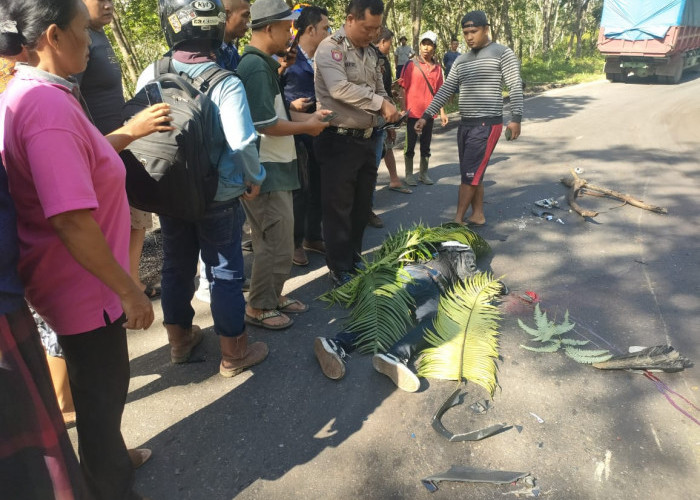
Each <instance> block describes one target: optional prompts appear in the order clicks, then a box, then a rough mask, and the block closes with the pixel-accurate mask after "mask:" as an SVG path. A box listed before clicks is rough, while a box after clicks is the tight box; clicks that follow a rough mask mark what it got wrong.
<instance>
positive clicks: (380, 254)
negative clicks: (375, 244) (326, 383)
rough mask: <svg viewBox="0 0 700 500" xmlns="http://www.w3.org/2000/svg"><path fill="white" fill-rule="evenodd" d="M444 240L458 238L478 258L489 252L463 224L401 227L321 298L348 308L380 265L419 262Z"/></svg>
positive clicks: (474, 233)
mask: <svg viewBox="0 0 700 500" xmlns="http://www.w3.org/2000/svg"><path fill="white" fill-rule="evenodd" d="M443 241H458V242H460V243H464V244H467V245H469V246H470V247H471V248H472V250H474V254H475V255H476V256H477V257H479V256H482V255H485V254H486V253H487V252H489V251H490V247H489V244H488V243H487V242H486V240H484V239H483V238H482V237H481V236H479V234H477V233H476V232H474V231H472V230H471V229H469V228H468V227H466V226H463V225H461V224H454V223H451V224H443V225H442V226H437V227H427V226H424V225H422V224H417V225H415V226H413V227H412V228H410V229H403V228H400V229H399V230H398V231H397V232H396V233H394V234H392V235H390V236H389V237H387V239H386V240H385V241H384V244H383V245H382V246H381V248H380V249H379V250H377V251H376V252H375V253H374V255H373V256H372V258H371V259H363V261H362V263H363V267H364V269H362V270H359V271H358V273H357V275H356V276H355V277H354V278H353V279H352V280H350V281H349V282H348V283H346V284H344V285H343V286H341V287H338V288H336V289H334V290H330V291H329V292H326V293H325V294H323V295H321V297H320V298H321V300H325V301H326V302H329V303H330V304H342V305H344V306H345V307H349V306H350V305H352V304H354V303H355V302H356V301H357V300H358V298H359V296H360V294H361V291H362V290H363V289H364V288H363V287H362V281H364V280H365V278H366V276H368V275H372V274H373V273H374V272H375V271H376V270H377V269H379V268H391V269H393V270H396V269H398V268H400V267H402V266H403V265H404V264H406V263H412V262H419V261H421V260H429V259H431V258H432V254H433V251H434V249H433V246H434V245H436V244H439V243H441V242H443Z"/></svg>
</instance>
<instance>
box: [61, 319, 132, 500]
mask: <svg viewBox="0 0 700 500" xmlns="http://www.w3.org/2000/svg"><path fill="white" fill-rule="evenodd" d="M124 321H125V316H123V315H122V316H121V317H120V318H118V319H117V320H116V321H114V322H113V323H111V324H108V325H107V326H103V327H101V328H98V329H96V330H92V331H90V332H87V333H81V334H78V335H59V336H58V342H59V344H61V347H62V348H63V352H64V354H65V357H66V365H67V367H68V377H69V379H70V388H71V391H72V392H73V402H74V403H75V412H76V417H77V421H76V429H77V431H78V447H79V455H80V466H81V468H82V470H83V474H84V476H85V480H86V482H87V484H88V488H89V489H90V492H91V493H92V495H93V496H94V497H95V498H96V499H98V500H105V499H115V500H117V499H119V500H122V499H132V498H140V497H139V496H138V495H136V494H135V493H134V492H133V491H132V484H133V480H134V470H133V468H132V466H131V461H130V460H129V454H128V453H127V451H126V445H125V444H124V439H123V438H122V433H121V423H122V413H123V412H124V404H125V403H126V395H127V392H128V390H129V353H128V351H127V347H126V331H125V330H124V328H123V327H122V326H121V325H122V323H124Z"/></svg>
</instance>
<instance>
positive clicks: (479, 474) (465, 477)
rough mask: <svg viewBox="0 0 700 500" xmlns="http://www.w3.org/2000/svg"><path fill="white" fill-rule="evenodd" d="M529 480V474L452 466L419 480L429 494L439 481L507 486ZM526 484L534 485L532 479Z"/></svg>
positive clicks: (434, 489)
mask: <svg viewBox="0 0 700 500" xmlns="http://www.w3.org/2000/svg"><path fill="white" fill-rule="evenodd" d="M524 478H531V476H530V473H529V472H513V471H507V470H489V469H477V468H476V467H466V466H460V465H453V466H452V467H450V469H449V470H447V471H445V472H443V473H441V474H435V475H433V476H428V477H426V478H425V479H421V482H422V483H423V486H425V487H426V489H427V490H428V491H430V492H431V493H432V492H434V491H437V489H438V487H437V485H436V484H435V483H437V482H440V481H459V482H463V483H491V484H509V483H514V482H516V481H518V480H519V479H524ZM525 482H526V484H528V485H530V484H533V485H534V479H530V480H529V481H528V480H527V479H525Z"/></svg>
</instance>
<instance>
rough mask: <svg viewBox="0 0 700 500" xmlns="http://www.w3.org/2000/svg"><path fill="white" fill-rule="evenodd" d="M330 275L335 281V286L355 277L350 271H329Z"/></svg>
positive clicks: (339, 285)
mask: <svg viewBox="0 0 700 500" xmlns="http://www.w3.org/2000/svg"><path fill="white" fill-rule="evenodd" d="M328 276H329V277H330V278H331V281H333V286H334V287H335V288H338V287H341V286H343V285H344V284H345V283H347V282H348V281H350V280H352V279H353V278H354V276H353V275H352V273H350V272H348V271H329V272H328Z"/></svg>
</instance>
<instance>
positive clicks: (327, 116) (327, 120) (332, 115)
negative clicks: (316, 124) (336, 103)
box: [321, 111, 338, 123]
mask: <svg viewBox="0 0 700 500" xmlns="http://www.w3.org/2000/svg"><path fill="white" fill-rule="evenodd" d="M336 116H338V113H336V112H335V111H331V112H330V114H328V115H326V116H324V117H323V118H321V121H322V122H323V123H326V122H329V121H331V120H332V119H333V118H335V117H336Z"/></svg>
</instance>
